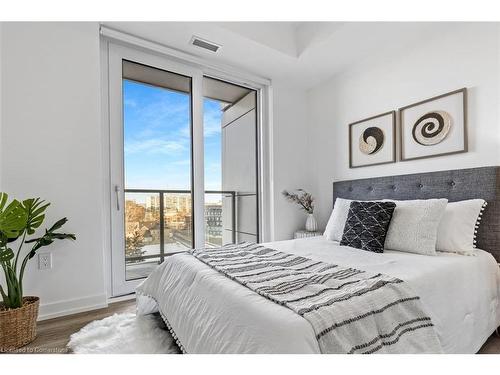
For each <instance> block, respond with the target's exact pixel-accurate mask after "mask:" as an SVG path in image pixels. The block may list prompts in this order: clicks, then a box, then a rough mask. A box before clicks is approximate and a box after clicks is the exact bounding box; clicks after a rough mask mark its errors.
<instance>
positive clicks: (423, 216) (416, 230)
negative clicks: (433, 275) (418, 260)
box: [385, 199, 448, 255]
mask: <svg viewBox="0 0 500 375" xmlns="http://www.w3.org/2000/svg"><path fill="white" fill-rule="evenodd" d="M385 201H390V202H394V203H396V208H395V209H394V213H393V214H392V219H391V223H390V224H389V230H388V231H387V236H386V238H385V248H386V249H389V250H398V251H405V252H408V253H417V254H424V255H434V254H436V240H437V230H438V226H439V222H440V221H441V218H442V217H443V214H444V211H445V209H446V204H447V203H448V200H447V199H425V200H408V201H396V200H391V199H385Z"/></svg>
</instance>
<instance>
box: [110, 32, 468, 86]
mask: <svg viewBox="0 0 500 375" xmlns="http://www.w3.org/2000/svg"><path fill="white" fill-rule="evenodd" d="M104 24H105V25H106V26H108V27H111V28H114V29H117V30H120V31H124V32H128V33H130V34H133V35H136V36H138V37H141V38H145V39H148V40H150V41H154V42H157V43H161V44H164V45H166V46H169V47H173V48H176V49H179V50H182V51H185V52H188V53H190V54H193V55H197V56H202V57H205V58H207V59H209V60H212V61H214V62H220V63H224V64H229V65H232V66H234V67H237V68H240V69H244V70H247V71H249V72H252V73H255V74H258V75H260V76H263V77H266V78H271V79H273V80H280V81H284V82H286V83H288V84H290V85H293V86H298V87H301V88H305V89H308V88H311V87H314V86H315V85H317V84H318V83H320V82H321V81H324V80H325V79H327V78H329V77H331V76H333V75H335V74H338V73H339V72H341V71H343V70H345V69H346V68H349V67H350V66H352V65H354V64H357V63H359V62H362V61H364V60H367V59H368V58H370V57H372V56H377V55H380V54H387V53H395V52H397V51H398V50H400V49H403V48H408V47H410V46H411V45H413V44H416V43H421V42H424V41H425V40H426V39H428V38H432V37H433V36H436V35H439V34H441V33H445V32H449V31H451V30H453V28H455V27H457V26H458V25H459V24H458V23H442V22H441V23H430V22H104ZM193 35H196V36H198V37H201V38H204V39H207V40H209V41H212V42H215V43H217V44H219V45H222V48H220V50H219V51H218V52H217V53H212V52H209V51H205V50H202V49H200V48H198V47H195V46H192V45H190V44H189V42H190V40H191V38H192V36H193Z"/></svg>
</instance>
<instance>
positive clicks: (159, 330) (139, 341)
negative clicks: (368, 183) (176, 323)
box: [68, 313, 180, 354]
mask: <svg viewBox="0 0 500 375" xmlns="http://www.w3.org/2000/svg"><path fill="white" fill-rule="evenodd" d="M68 348H70V349H71V350H72V351H73V353H77V354H177V353H180V351H179V348H178V347H177V345H176V344H175V341H174V339H173V338H172V335H171V334H170V332H169V331H168V330H167V329H166V327H165V324H164V323H163V321H162V319H161V317H159V316H158V315H146V316H136V315H135V314H134V313H124V314H115V315H113V316H110V317H107V318H105V319H102V320H95V321H93V322H92V323H89V324H87V325H86V326H85V327H83V328H82V329H81V330H80V331H78V332H77V333H74V334H73V335H71V337H70V340H69V343H68Z"/></svg>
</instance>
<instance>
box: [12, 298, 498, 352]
mask: <svg viewBox="0 0 500 375" xmlns="http://www.w3.org/2000/svg"><path fill="white" fill-rule="evenodd" d="M134 311H135V300H129V301H123V302H116V303H113V304H110V305H109V306H108V307H107V308H105V309H100V310H94V311H89V312H84V313H80V314H75V315H69V316H65V317H61V318H55V319H50V320H44V321H42V322H39V323H38V336H37V338H36V339H35V341H33V342H32V343H31V344H29V345H27V346H25V347H23V348H21V349H19V350H18V351H17V352H18V353H45V354H47V353H59V354H60V353H69V351H68V349H67V348H66V344H67V343H68V341H69V337H70V336H71V334H73V333H75V332H77V331H78V330H80V329H81V328H82V327H83V326H85V325H86V324H88V323H90V322H91V321H93V320H98V319H103V318H105V317H107V316H111V315H113V314H115V313H124V312H134ZM479 353H481V354H500V337H498V336H496V335H495V334H493V335H492V336H491V337H490V338H489V339H488V341H487V342H486V343H485V344H484V345H483V347H482V348H481V350H480V351H479Z"/></svg>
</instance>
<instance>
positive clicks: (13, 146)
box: [1, 23, 106, 317]
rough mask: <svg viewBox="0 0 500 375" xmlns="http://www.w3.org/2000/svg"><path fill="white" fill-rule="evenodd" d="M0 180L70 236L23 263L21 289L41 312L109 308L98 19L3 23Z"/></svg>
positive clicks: (43, 313)
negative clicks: (45, 204) (48, 261)
mask: <svg viewBox="0 0 500 375" xmlns="http://www.w3.org/2000/svg"><path fill="white" fill-rule="evenodd" d="M2 79H3V82H2V93H1V96H2V108H3V111H4V112H3V129H2V130H3V133H2V137H1V161H2V170H1V177H2V182H3V189H5V190H6V191H7V192H9V193H10V194H11V195H12V196H15V197H17V198H26V197H37V196H39V197H42V198H43V199H46V200H47V201H49V202H51V203H52V205H51V207H49V210H48V215H47V219H46V224H47V225H50V224H52V223H53V222H54V221H55V220H57V219H59V218H61V217H64V216H66V217H68V219H69V222H68V224H67V225H66V227H65V228H64V229H65V230H66V231H68V232H73V233H76V236H77V241H76V242H74V243H72V242H69V241H65V242H58V243H56V244H54V246H52V247H51V248H50V251H51V252H52V255H53V268H52V269H50V270H44V271H40V270H38V269H37V264H36V263H37V262H36V259H35V261H32V262H31V263H30V267H29V270H28V272H27V275H26V280H25V284H24V285H25V293H26V294H28V295H37V296H40V298H41V311H40V314H41V316H42V317H43V316H45V317H47V316H50V315H51V314H59V313H63V312H72V311H78V310H80V309H84V308H91V307H98V306H103V305H105V304H106V295H105V283H104V264H103V262H104V257H103V254H104V253H103V251H104V250H105V249H103V225H104V223H103V209H104V207H103V203H102V202H103V186H102V183H103V182H102V181H103V170H102V157H101V152H102V150H101V125H100V65H99V27H98V24H97V23H68V24H66V23H6V24H4V25H3V45H2Z"/></svg>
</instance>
